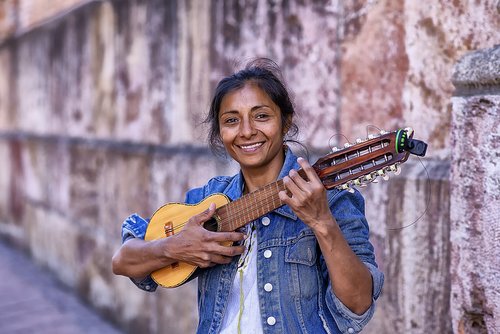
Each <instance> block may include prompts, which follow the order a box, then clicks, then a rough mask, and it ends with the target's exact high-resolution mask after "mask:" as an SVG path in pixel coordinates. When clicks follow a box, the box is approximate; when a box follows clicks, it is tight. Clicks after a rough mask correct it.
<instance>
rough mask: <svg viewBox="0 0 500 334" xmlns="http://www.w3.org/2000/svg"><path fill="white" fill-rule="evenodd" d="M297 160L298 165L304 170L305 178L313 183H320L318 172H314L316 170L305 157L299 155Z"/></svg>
mask: <svg viewBox="0 0 500 334" xmlns="http://www.w3.org/2000/svg"><path fill="white" fill-rule="evenodd" d="M297 162H298V163H299V165H300V167H302V169H303V170H304V172H306V176H307V179H308V180H309V181H310V182H314V183H317V182H320V183H321V180H320V179H319V176H318V174H316V171H315V170H314V168H313V167H312V166H311V164H309V162H308V161H307V160H306V159H304V158H302V157H299V158H297Z"/></svg>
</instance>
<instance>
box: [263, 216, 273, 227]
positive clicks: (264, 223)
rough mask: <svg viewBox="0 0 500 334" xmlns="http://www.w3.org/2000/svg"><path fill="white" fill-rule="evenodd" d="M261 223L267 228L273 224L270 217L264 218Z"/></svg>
mask: <svg viewBox="0 0 500 334" xmlns="http://www.w3.org/2000/svg"><path fill="white" fill-rule="evenodd" d="M261 223H262V225H264V226H267V225H269V224H270V223H271V219H269V217H264V218H262V220H261Z"/></svg>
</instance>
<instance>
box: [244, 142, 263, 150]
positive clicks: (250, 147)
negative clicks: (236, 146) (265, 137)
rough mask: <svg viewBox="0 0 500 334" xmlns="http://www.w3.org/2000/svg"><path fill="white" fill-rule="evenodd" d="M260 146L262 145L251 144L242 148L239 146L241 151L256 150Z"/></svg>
mask: <svg viewBox="0 0 500 334" xmlns="http://www.w3.org/2000/svg"><path fill="white" fill-rule="evenodd" d="M260 145H262V143H257V144H252V145H248V146H243V145H241V148H242V149H245V150H250V149H252V148H257V147H259V146H260Z"/></svg>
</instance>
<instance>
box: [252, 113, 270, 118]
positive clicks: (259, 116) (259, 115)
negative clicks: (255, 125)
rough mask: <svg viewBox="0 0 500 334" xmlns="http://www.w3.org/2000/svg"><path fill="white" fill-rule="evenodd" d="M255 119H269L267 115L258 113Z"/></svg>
mask: <svg viewBox="0 0 500 334" xmlns="http://www.w3.org/2000/svg"><path fill="white" fill-rule="evenodd" d="M255 118H256V119H260V120H265V119H268V118H269V115H268V114H265V113H259V114H257V115H256V116H255Z"/></svg>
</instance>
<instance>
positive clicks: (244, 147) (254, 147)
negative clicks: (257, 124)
mask: <svg viewBox="0 0 500 334" xmlns="http://www.w3.org/2000/svg"><path fill="white" fill-rule="evenodd" d="M263 144H264V142H259V143H252V144H245V145H236V146H238V147H239V148H240V149H241V150H242V151H243V152H247V153H251V152H255V151H257V150H258V149H259V147H261V146H262V145H263Z"/></svg>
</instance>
